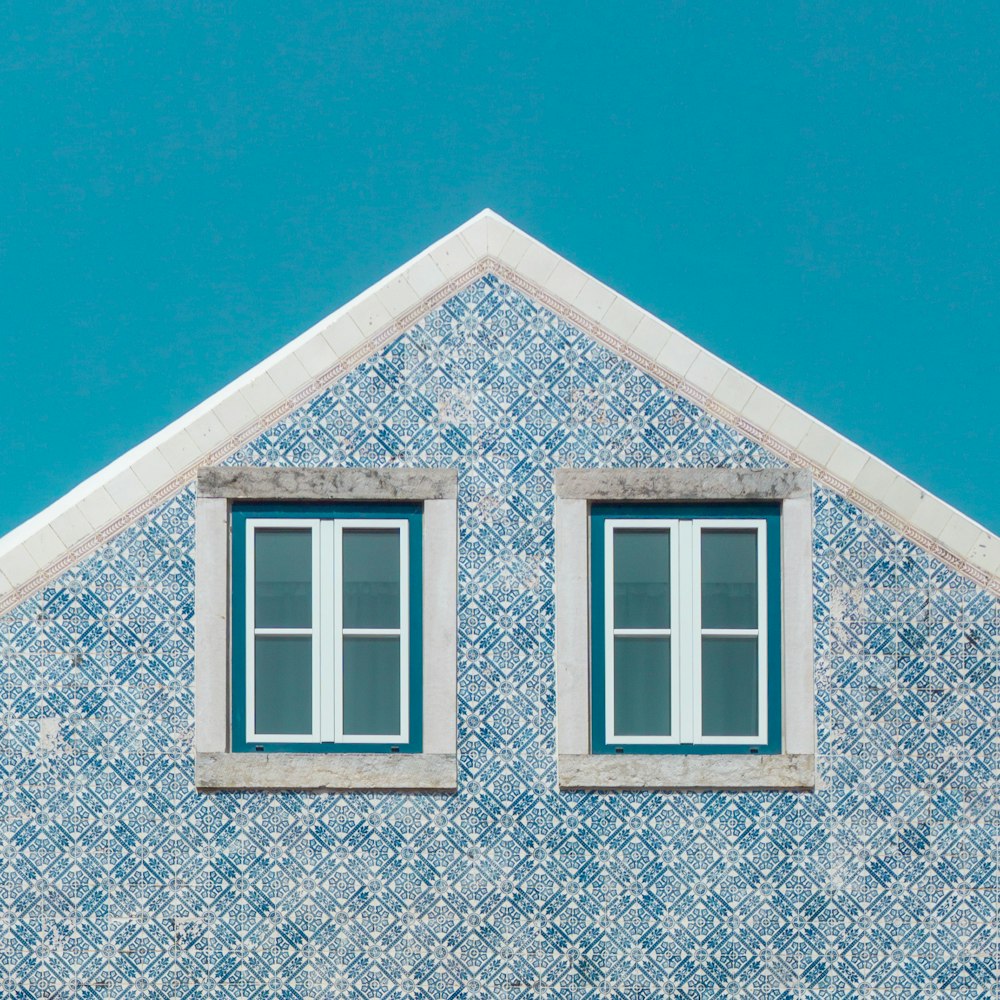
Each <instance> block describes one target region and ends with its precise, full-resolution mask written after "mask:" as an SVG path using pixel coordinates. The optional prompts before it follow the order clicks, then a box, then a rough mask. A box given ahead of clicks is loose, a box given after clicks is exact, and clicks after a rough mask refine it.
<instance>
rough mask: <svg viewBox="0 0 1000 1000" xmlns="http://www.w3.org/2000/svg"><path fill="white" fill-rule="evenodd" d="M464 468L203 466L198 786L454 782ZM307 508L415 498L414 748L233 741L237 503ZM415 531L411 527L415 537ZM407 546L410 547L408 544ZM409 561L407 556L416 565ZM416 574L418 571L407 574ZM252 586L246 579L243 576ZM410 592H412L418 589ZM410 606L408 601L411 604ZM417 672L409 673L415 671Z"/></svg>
mask: <svg viewBox="0 0 1000 1000" xmlns="http://www.w3.org/2000/svg"><path fill="white" fill-rule="evenodd" d="M457 497H458V474H457V471H456V470H454V469H403V468H388V469H342V468H336V469H331V468H322V469H295V468H290V469H289V468H266V467H257V466H254V467H240V466H210V467H205V468H202V469H199V471H198V478H197V498H196V501H195V535H196V542H195V663H194V666H195V706H194V707H195V733H194V771H195V786H196V788H197V789H198V790H199V791H203V792H227V791H263V790H269V791H282V790H303V791H345V792H349V791H373V792H454V791H456V790H457V784H458V766H457V683H456V681H457V677H456V666H457V639H458V634H457V628H458V615H457V606H458V594H457V591H458V501H457ZM251 503H252V504H255V505H259V507H258V510H261V511H265V510H272V511H275V512H278V511H280V512H282V514H285V513H287V512H288V511H289V510H290V509H293V510H295V511H297V512H299V513H300V514H302V515H306V514H310V509H309V505H310V504H312V505H318V506H320V507H323V508H324V509H327V510H329V509H332V506H341V507H347V506H348V505H355V507H356V509H357V510H359V511H360V510H361V509H362V508H361V507H358V506H357V505H359V504H363V505H364V508H363V509H364V510H365V511H366V512H371V511H373V510H379V511H384V510H389V509H391V510H395V511H399V510H400V509H402V508H401V507H400V506H399V505H407V504H408V505H412V506H413V507H416V508H419V509H420V512H421V513H420V516H421V531H420V532H419V536H420V548H421V570H422V573H421V579H420V586H419V597H420V613H419V616H418V621H412V622H411V633H410V634H411V636H415V635H416V634H417V630H418V629H419V639H417V638H414V640H413V646H412V648H411V652H413V653H414V655H415V654H416V653H417V652H419V658H420V661H421V675H420V678H419V684H418V685H414V686H411V690H410V700H411V704H413V705H419V709H418V710H416V712H415V715H414V716H412V717H411V725H412V726H414V731H411V734H410V735H411V743H412V741H413V740H412V738H413V736H414V732H418V733H419V740H420V743H419V747H414V748H413V750H412V752H399V753H393V752H392V745H388V746H387V745H382V744H380V745H378V746H377V747H376V748H374V749H359V748H357V747H356V746H351V747H342V748H339V749H338V750H337V751H335V752H329V751H326V752H317V751H316V749H315V747H305V748H299V747H294V746H293V747H292V748H291V749H289V748H288V747H287V745H286V746H285V747H282V748H280V749H274V748H271V749H270V750H268V751H264V752H256V751H255V752H244V751H235V750H234V744H233V726H234V723H233V718H234V715H233V711H232V707H233V706H232V699H233V689H234V685H233V683H232V656H233V646H234V645H235V644H234V642H233V641H232V627H233V616H232V599H231V598H232V590H233V586H234V576H235V575H236V573H237V570H238V566H236V565H234V561H233V545H232V535H233V530H232V522H233V517H234V514H233V511H234V507H236V509H237V510H239V508H240V507H241V506H242V505H243V504H251ZM411 541H412V536H411ZM411 551H412V549H411ZM411 569H412V567H411ZM411 578H412V574H411ZM237 586H240V587H242V588H243V589H242V590H241V591H240V592H241V593H243V594H245V587H246V579H245V568H244V577H243V578H242V580H241V581H240V582H239V583H238V584H237ZM411 594H412V591H411ZM411 607H412V604H411ZM411 676H412V675H411Z"/></svg>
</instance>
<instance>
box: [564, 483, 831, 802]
mask: <svg viewBox="0 0 1000 1000" xmlns="http://www.w3.org/2000/svg"><path fill="white" fill-rule="evenodd" d="M811 490H812V488H811V478H810V477H809V475H808V474H807V473H803V472H800V471H798V470H761V471H750V470H724V469H631V470H624V469H617V470H575V469H574V470H569V469H567V470H559V471H557V473H556V478H555V493H556V524H555V536H556V553H555V559H556V565H555V570H556V583H555V599H556V600H555V604H556V614H555V625H556V674H557V711H558V718H559V722H558V736H557V738H558V748H559V783H560V787H562V788H564V789H576V788H580V789H585V788H596V789H601V788H650V789H691V790H699V789H728V788H731V789H751V788H752V789H772V788H773V789H795V790H803V789H809V788H811V787H813V785H814V782H815V777H814V774H815V708H814V693H813V680H812V557H811V552H812V532H811V503H812V498H811Z"/></svg>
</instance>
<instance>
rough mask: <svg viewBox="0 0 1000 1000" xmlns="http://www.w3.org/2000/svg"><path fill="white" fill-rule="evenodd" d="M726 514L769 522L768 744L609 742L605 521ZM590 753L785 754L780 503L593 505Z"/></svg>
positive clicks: (591, 544) (736, 518)
mask: <svg viewBox="0 0 1000 1000" xmlns="http://www.w3.org/2000/svg"><path fill="white" fill-rule="evenodd" d="M623 517H627V518H635V519H642V518H677V519H678V520H687V519H691V520H694V519H697V518H726V519H731V520H734V521H738V520H764V521H765V522H766V524H767V719H768V723H767V742H766V743H764V744H755V745H753V746H750V745H746V746H743V745H740V744H733V743H726V744H717V743H701V744H697V745H695V744H679V745H678V744H628V745H624V746H621V745H617V744H614V743H608V742H607V739H606V736H605V713H604V704H605V698H606V696H607V689H606V683H605V662H604V624H605V622H604V618H605V600H604V564H605V553H604V534H605V533H604V522H605V521H607V520H608V519H609V518H623ZM590 622H591V633H590V650H591V653H590V657H591V711H590V725H591V732H590V738H591V753H594V754H621V753H626V754H630V753H646V754H648V753H653V754H746V753H757V754H777V753H781V505H780V504H777V503H774V504H771V503H628V504H623V503H614V504H611V503H593V504H591V505H590Z"/></svg>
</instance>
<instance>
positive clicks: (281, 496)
mask: <svg viewBox="0 0 1000 1000" xmlns="http://www.w3.org/2000/svg"><path fill="white" fill-rule="evenodd" d="M198 496H200V497H223V498H225V499H229V500H279V501H281V500H365V501H379V500H449V499H454V498H455V497H457V496H458V473H457V472H456V470H454V469H397V468H391V469H291V468H267V467H259V466H224V465H217V466H205V467H204V468H201V469H199V470H198Z"/></svg>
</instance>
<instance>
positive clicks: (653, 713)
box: [615, 636, 670, 736]
mask: <svg viewBox="0 0 1000 1000" xmlns="http://www.w3.org/2000/svg"><path fill="white" fill-rule="evenodd" d="M615 733H616V734H617V735H618V736H669V735H670V637H669V636H662V637H660V636H658V637H656V638H645V637H643V638H637V637H635V636H628V637H623V636H619V637H618V638H616V639H615Z"/></svg>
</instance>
